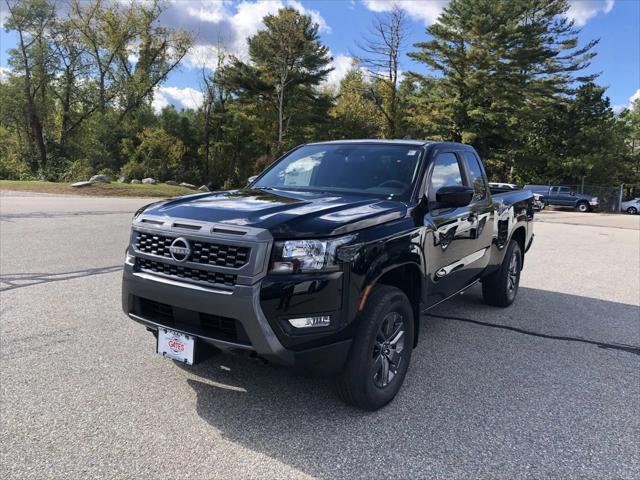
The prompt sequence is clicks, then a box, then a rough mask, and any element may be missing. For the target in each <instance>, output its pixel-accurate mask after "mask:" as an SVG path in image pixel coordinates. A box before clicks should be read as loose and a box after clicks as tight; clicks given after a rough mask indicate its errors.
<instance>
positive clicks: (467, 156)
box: [462, 152, 487, 200]
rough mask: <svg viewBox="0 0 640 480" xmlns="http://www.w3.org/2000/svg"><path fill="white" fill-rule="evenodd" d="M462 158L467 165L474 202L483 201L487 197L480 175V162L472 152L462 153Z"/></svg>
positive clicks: (482, 177) (484, 184)
mask: <svg viewBox="0 0 640 480" xmlns="http://www.w3.org/2000/svg"><path fill="white" fill-rule="evenodd" d="M462 156H463V157H464V160H465V162H466V163H467V170H468V171H469V176H470V180H471V185H472V186H473V189H474V190H475V195H474V200H483V199H484V198H485V197H486V196H487V184H486V182H485V180H484V176H483V175H482V167H481V166H480V160H478V157H477V156H476V155H475V154H473V153H472V152H463V153H462Z"/></svg>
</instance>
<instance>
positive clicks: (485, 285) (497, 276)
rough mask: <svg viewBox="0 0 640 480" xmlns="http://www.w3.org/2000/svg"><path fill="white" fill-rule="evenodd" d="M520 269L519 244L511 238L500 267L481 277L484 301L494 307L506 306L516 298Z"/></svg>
mask: <svg viewBox="0 0 640 480" xmlns="http://www.w3.org/2000/svg"><path fill="white" fill-rule="evenodd" d="M521 270H522V250H521V249H520V244H519V243H518V242H516V241H515V240H511V242H510V243H509V246H508V247H507V252H506V253H505V255H504V260H502V265H500V269H499V270H498V271H497V272H495V273H492V274H491V275H489V276H488V277H485V278H484V279H482V297H483V298H484V301H485V303H488V304H489V305H494V306H496V307H508V306H509V305H511V304H512V303H513V301H514V300H515V299H516V295H517V293H518V287H519V285H520V271H521Z"/></svg>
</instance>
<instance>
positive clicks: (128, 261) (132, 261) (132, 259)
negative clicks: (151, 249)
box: [124, 252, 136, 266]
mask: <svg viewBox="0 0 640 480" xmlns="http://www.w3.org/2000/svg"><path fill="white" fill-rule="evenodd" d="M124 263H126V264H127V265H131V266H133V265H135V263H136V257H134V256H133V255H131V254H130V253H129V252H127V253H126V254H125V256H124Z"/></svg>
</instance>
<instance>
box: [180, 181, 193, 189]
mask: <svg viewBox="0 0 640 480" xmlns="http://www.w3.org/2000/svg"><path fill="white" fill-rule="evenodd" d="M180 186H181V187H187V188H193V189H194V190H195V188H196V186H195V185H193V184H191V183H187V182H182V183H181V184H180Z"/></svg>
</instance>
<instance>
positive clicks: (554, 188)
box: [549, 187, 558, 194]
mask: <svg viewBox="0 0 640 480" xmlns="http://www.w3.org/2000/svg"><path fill="white" fill-rule="evenodd" d="M549 193H553V194H556V193H558V187H551V190H549Z"/></svg>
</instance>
